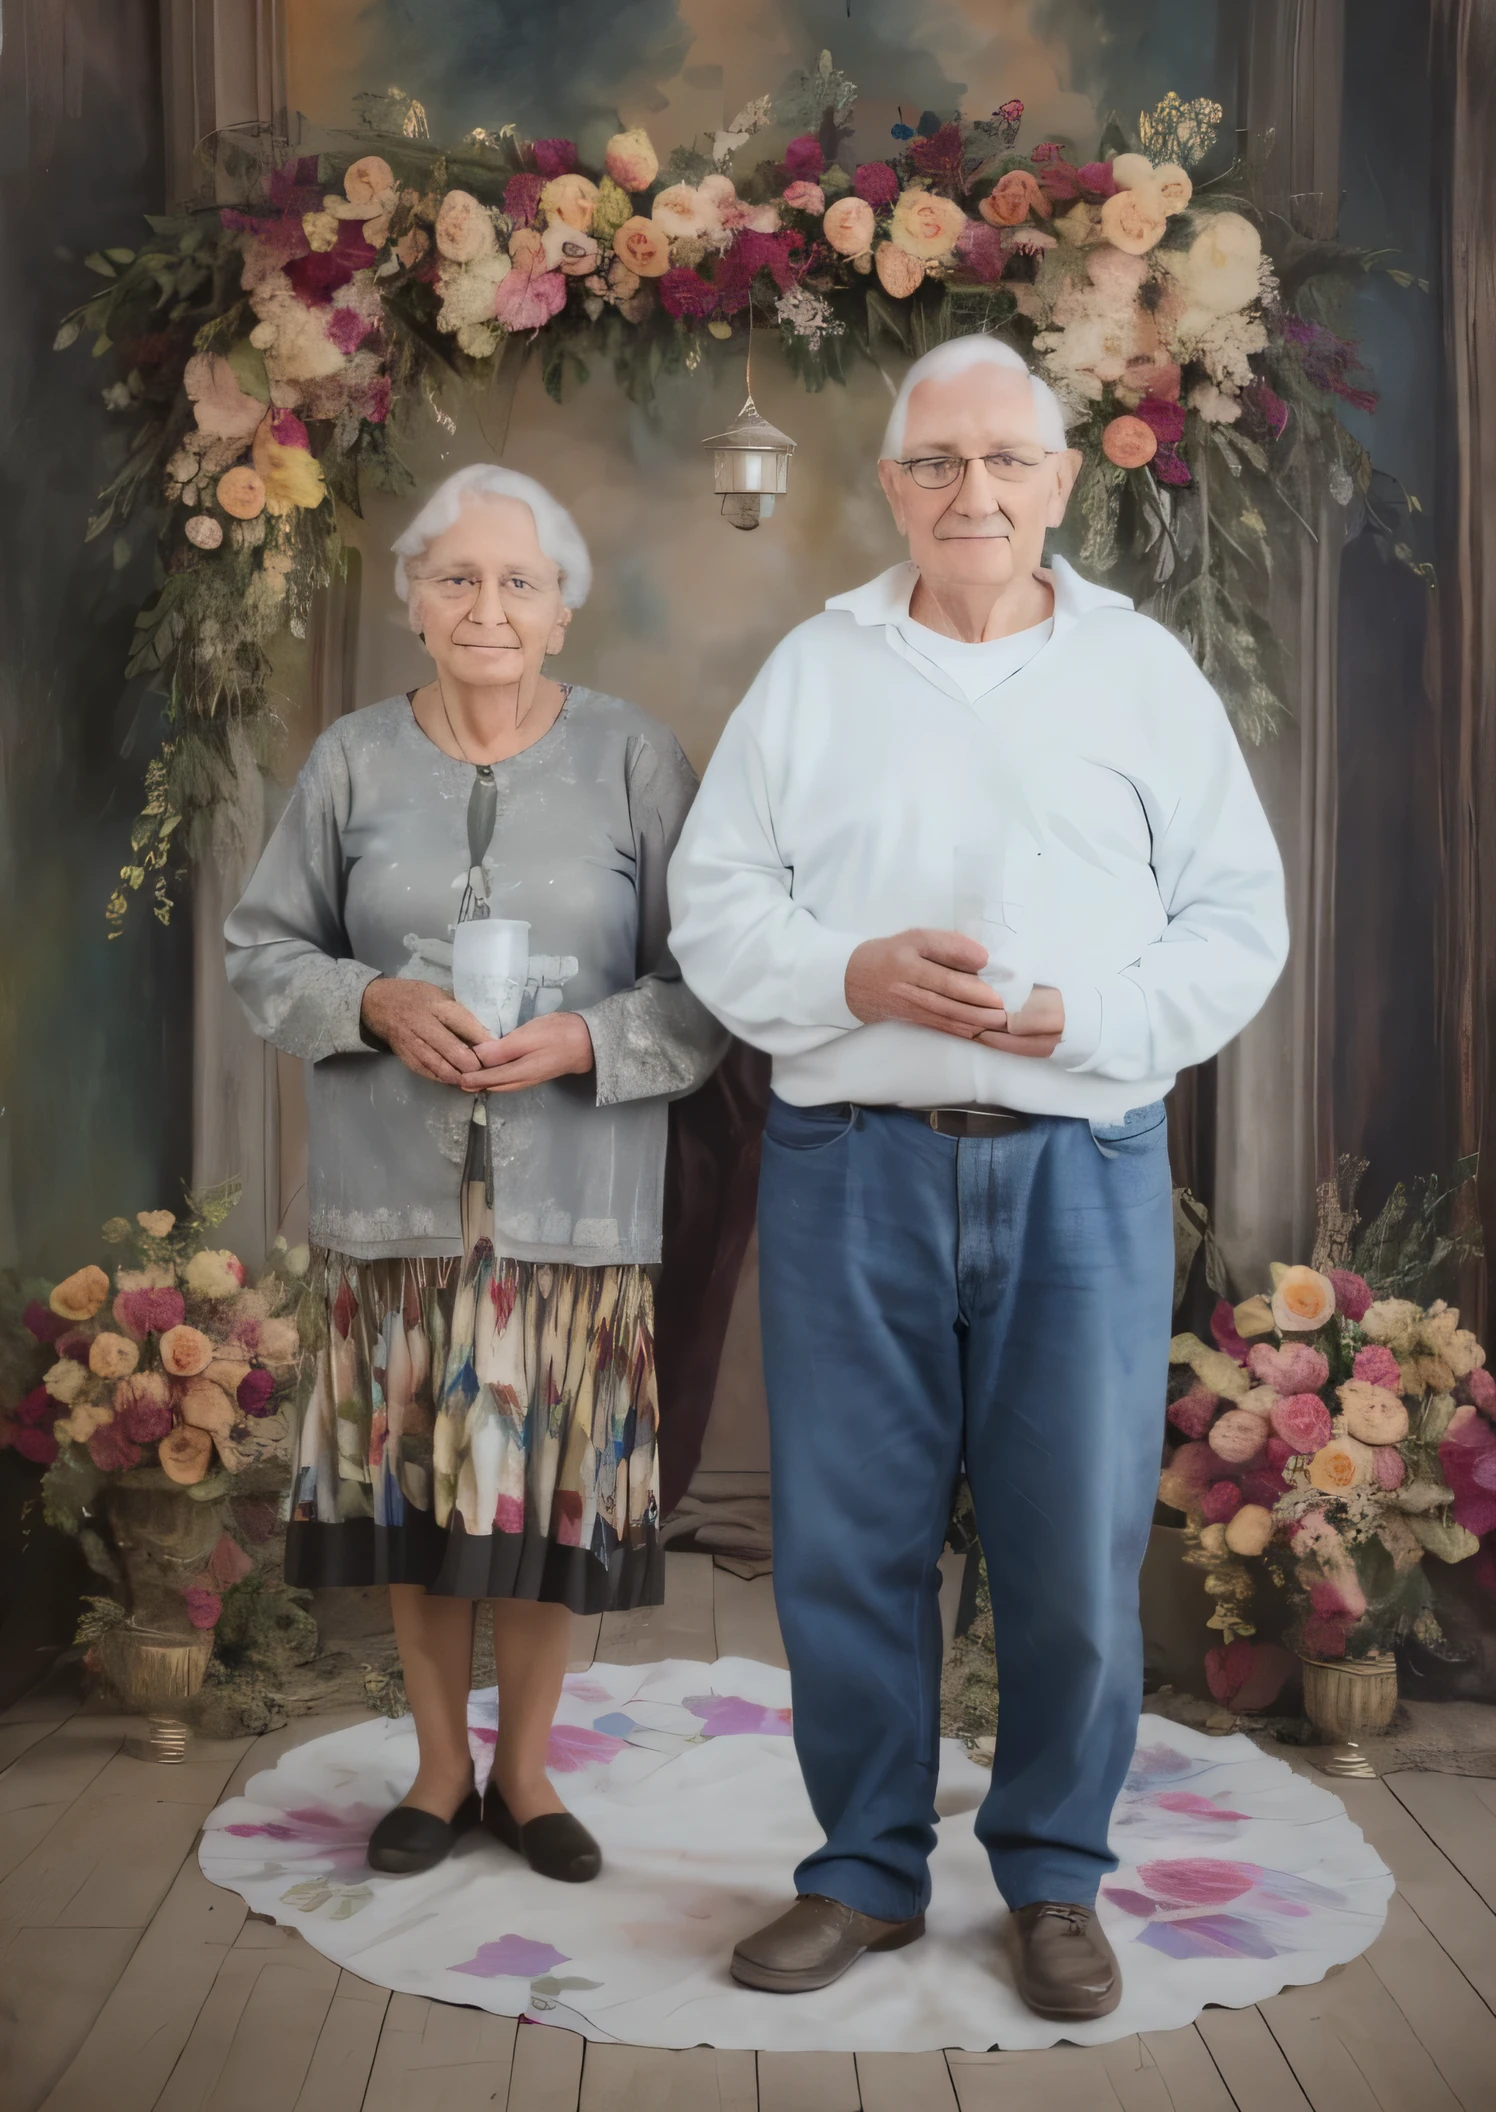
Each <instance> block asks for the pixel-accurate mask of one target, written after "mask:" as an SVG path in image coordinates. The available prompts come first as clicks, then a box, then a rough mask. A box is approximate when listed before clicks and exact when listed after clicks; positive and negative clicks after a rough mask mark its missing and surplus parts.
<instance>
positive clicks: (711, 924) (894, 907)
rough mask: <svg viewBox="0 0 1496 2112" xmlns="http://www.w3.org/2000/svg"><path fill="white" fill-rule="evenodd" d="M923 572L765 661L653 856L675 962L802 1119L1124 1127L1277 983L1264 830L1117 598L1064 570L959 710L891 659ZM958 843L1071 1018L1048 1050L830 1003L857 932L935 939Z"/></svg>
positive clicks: (950, 923)
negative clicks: (1034, 1119)
mask: <svg viewBox="0 0 1496 2112" xmlns="http://www.w3.org/2000/svg"><path fill="white" fill-rule="evenodd" d="M916 576H917V575H916V572H915V568H914V567H913V566H912V565H909V564H905V565H896V566H895V567H894V568H893V569H892V570H891V571H888V572H885V573H883V574H882V575H881V576H880V577H879V578H877V579H875V580H871V581H869V583H868V584H867V585H866V586H864V587H859V588H857V589H856V591H855V592H853V593H850V594H842V595H838V596H837V597H836V598H835V599H833V600H832V601H829V602H828V603H827V604H826V608H825V610H824V612H823V613H822V614H821V615H819V616H813V617H811V618H810V620H809V621H808V622H807V623H803V624H801V625H800V626H799V627H798V628H797V629H796V630H793V631H791V632H790V634H789V636H788V637H787V638H785V639H784V640H783V642H782V643H781V644H780V645H778V646H777V647H776V648H775V650H774V651H773V652H772V653H771V654H770V655H769V658H768V660H767V661H766V662H765V663H764V666H763V668H762V670H761V671H760V673H759V675H758V678H757V680H756V681H755V682H754V684H753V686H752V688H751V689H750V690H749V692H748V694H747V696H746V697H745V698H744V699H743V702H742V703H741V704H740V705H739V706H738V708H737V710H736V711H735V712H734V713H733V715H732V717H731V719H730V720H729V721H728V724H727V727H726V729H725V730H724V732H723V735H722V739H721V741H720V743H719V744H718V747H717V752H716V754H715V755H714V756H713V758H712V760H711V763H710V765H709V766H708V768H707V772H706V776H705V778H704V779H703V781H702V786H701V790H700V792H699V794H698V795H697V799H696V804H695V806H694V807H693V808H692V810H691V813H690V816H689V818H688V819H687V822H686V826H685V831H684V833H683V835H682V837H681V839H680V844H679V847H678V849H677V850H676V853H675V856H674V859H673V860H672V862H671V867H670V883H669V885H670V908H671V915H672V918H673V930H672V933H671V942H670V943H671V948H672V950H673V952H674V954H675V957H676V959H677V960H678V961H679V963H680V966H681V969H682V971H683V973H684V975H685V978H686V981H687V983H688V984H689V985H690V987H691V988H692V989H693V990H694V991H695V992H696V994H697V996H698V997H700V998H701V1000H702V1001H703V1003H704V1004H706V1005H707V1006H708V1007H709V1008H710V1009H711V1010H712V1011H713V1012H714V1013H715V1014H716V1015H717V1017H718V1018H719V1019H720V1020H721V1021H722V1022H723V1023H724V1024H725V1025H726V1026H728V1027H730V1028H731V1029H732V1031H733V1032H734V1033H735V1034H738V1035H740V1036H741V1037H742V1038H743V1040H745V1041H747V1042H751V1043H752V1044H753V1045H754V1046H755V1047H756V1048H760V1049H766V1050H768V1051H769V1052H770V1054H771V1055H772V1056H773V1058H774V1090H775V1091H776V1092H777V1093H778V1094H779V1095H780V1096H781V1098H783V1099H785V1100H789V1101H793V1102H794V1103H796V1104H797V1105H800V1106H808V1105H812V1104H814V1103H816V1102H821V1101H848V1100H850V1101H855V1102H859V1103H861V1104H862V1105H864V1106H876V1105H888V1104H895V1105H900V1106H904V1107H931V1106H960V1107H974V1106H1001V1107H1011V1108H1021V1109H1025V1110H1027V1111H1029V1112H1031V1113H1037V1114H1051V1115H1077V1116H1085V1117H1089V1118H1091V1119H1095V1120H1115V1119H1119V1118H1120V1117H1121V1116H1122V1115H1123V1114H1125V1113H1126V1112H1127V1110H1128V1109H1129V1108H1132V1107H1137V1106H1140V1105H1142V1104H1143V1103H1144V1102H1147V1101H1150V1100H1155V1099H1157V1098H1159V1097H1160V1096H1161V1095H1162V1094H1163V1093H1165V1092H1166V1091H1167V1090H1168V1088H1169V1086H1170V1085H1171V1084H1172V1083H1173V1080H1174V1076H1175V1073H1176V1072H1177V1071H1180V1070H1182V1069H1183V1068H1184V1067H1185V1066H1186V1065H1188V1064H1193V1063H1200V1062H1202V1061H1203V1060H1204V1059H1205V1058H1206V1057H1207V1056H1211V1055H1213V1054H1214V1053H1215V1051H1216V1050H1217V1049H1219V1048H1221V1047H1223V1046H1224V1044H1225V1043H1226V1042H1228V1041H1230V1040H1231V1039H1232V1037H1233V1036H1234V1035H1235V1034H1237V1033H1239V1032H1240V1031H1241V1029H1242V1027H1244V1026H1245V1025H1246V1023H1247V1021H1248V1020H1249V1019H1250V1018H1251V1017H1252V1015H1253V1014H1254V1013H1255V1012H1256V1011H1257V1009H1258V1007H1259V1006H1260V1005H1261V1004H1262V1002H1263V999H1264V998H1265V997H1266V996H1267V994H1268V992H1269V990H1271V988H1272V986H1273V984H1274V983H1275V982H1276V980H1277V978H1278V975H1279V973H1280V971H1281V969H1282V967H1283V963H1284V960H1285V958H1286V955H1287V951H1288V928H1287V920H1286V917H1285V912H1284V900H1283V871H1282V865H1281V862H1280V860H1279V857H1278V851H1277V846H1276V845H1275V843H1274V842H1273V837H1272V832H1271V830H1270V829H1269V827H1268V824H1267V818H1266V816H1265V815H1264V814H1263V811H1262V807H1261V804H1260V802H1259V800H1258V798H1257V794H1256V791H1255V789H1254V787H1253V785H1252V780H1251V778H1250V777H1249V776H1248V774H1247V768H1246V765H1245V763H1244V762H1243V760H1242V756H1241V751H1240V750H1239V748H1238V747H1237V744H1236V739H1235V736H1234V735H1233V733H1232V731H1231V727H1230V725H1229V724H1228V722H1227V718H1226V714H1225V712H1224V710H1223V709H1222V706H1221V703H1220V700H1219V698H1218V697H1217V696H1216V694H1215V692H1214V690H1213V689H1212V688H1211V687H1210V684H1209V683H1208V682H1207V681H1206V680H1205V677H1204V676H1203V675H1202V674H1201V673H1200V670H1199V669H1198V668H1197V667H1196V665H1195V663H1194V661H1193V660H1192V659H1191V658H1190V656H1189V654H1188V652H1187V651H1186V650H1185V648H1184V647H1183V646H1182V645H1181V644H1180V643H1179V642H1178V641H1177V640H1176V639H1175V638H1173V637H1172V636H1171V635H1170V633H1169V632H1168V631H1166V630H1164V629H1163V628H1162V627H1161V626H1160V625H1158V624H1156V623H1154V622H1152V621H1151V620H1150V619H1149V618H1148V617H1146V616H1140V615H1139V614H1138V613H1137V612H1136V610H1135V609H1134V608H1133V606H1132V604H1131V603H1130V602H1129V601H1127V600H1126V599H1125V598H1124V597H1123V596H1122V595H1120V594H1114V593H1112V592H1111V591H1109V590H1108V589H1106V588H1103V587H1097V586H1094V585H1092V584H1091V583H1090V582H1089V581H1087V580H1084V579H1081V578H1080V577H1079V575H1078V574H1077V573H1075V572H1074V571H1073V570H1072V569H1071V568H1070V567H1069V566H1068V565H1067V564H1065V563H1064V561H1063V560H1057V561H1056V563H1055V565H1054V569H1053V575H1052V576H1053V585H1054V626H1053V630H1052V632H1051V634H1050V636H1049V638H1048V639H1047V640H1046V641H1045V642H1044V643H1043V644H1042V645H1041V646H1040V647H1039V650H1038V651H1037V652H1035V653H1034V654H1033V655H1032V657H1030V658H1028V659H1027V660H1026V661H1025V662H1024V663H1023V664H1022V665H1020V666H1019V667H1018V668H1017V670H1016V671H1015V672H1006V670H1008V669H1010V668H1011V665H1012V662H1011V658H1008V659H1004V658H1003V656H1002V655H1001V654H1000V653H998V654H996V655H995V661H996V663H997V665H998V667H999V669H1000V670H1001V671H1002V672H1003V676H1004V678H1002V679H999V680H998V682H997V684H996V686H995V687H993V688H991V689H989V690H987V691H986V692H985V693H984V694H981V695H979V696H977V697H976V698H975V700H974V701H969V700H968V696H967V694H965V693H964V690H963V687H962V685H961V684H960V683H958V682H957V681H956V680H954V679H952V677H951V676H950V675H949V674H948V673H947V671H946V670H945V668H943V667H942V666H941V665H940V663H939V661H938V660H937V659H934V658H931V657H929V656H928V655H927V654H924V653H921V652H919V651H918V649H917V646H916V645H915V644H913V643H911V638H910V635H909V633H910V625H909V614H908V611H909V599H910V595H911V593H912V591H913V587H914V582H915V578H916ZM964 672H965V670H963V673H964ZM971 686H972V685H971V684H970V682H969V680H968V682H967V683H966V685H965V687H966V689H969V688H970V687H971ZM957 844H961V845H963V846H968V845H972V844H985V845H990V847H991V853H992V872H993V876H994V877H993V882H992V886H991V889H990V896H995V897H999V898H1000V900H1001V915H1002V918H1003V920H1004V921H1005V922H1006V923H1007V924H1008V925H1009V926H1011V927H1012V928H1013V929H1014V931H1015V933H1016V934H1017V937H1018V939H1019V941H1020V942H1021V947H1022V951H1023V954H1024V957H1025V960H1026V964H1027V968H1028V970H1029V971H1030V972H1032V975H1033V978H1034V980H1035V981H1036V982H1038V983H1047V984H1052V985H1053V986H1054V987H1056V988H1057V989H1058V990H1059V991H1060V993H1061V995H1062V996H1063V998H1064V1002H1065V1033H1064V1038H1063V1040H1062V1041H1061V1043H1060V1045H1059V1047H1058V1048H1057V1049H1056V1050H1055V1052H1054V1054H1053V1055H1052V1056H1050V1057H1048V1058H1045V1059H1037V1058H1033V1057H1024V1056H1011V1055H1005V1054H1001V1053H999V1052H997V1051H995V1050H991V1049H984V1048H982V1047H980V1046H979V1045H977V1044H976V1043H973V1042H968V1041H963V1040H958V1039H956V1038H955V1037H953V1036H951V1035H947V1034H940V1033H936V1032H934V1031H932V1030H931V1029H929V1028H925V1027H915V1026H909V1025H905V1024H903V1023H902V1022H899V1021H884V1022H881V1023H879V1024H877V1025H874V1026H865V1025H863V1024H862V1023H861V1022H860V1021H859V1020H858V1019H857V1017H856V1016H855V1014H853V1013H852V1012H851V1011H850V1010H849V1009H848V1006H847V1001H846V994H845V976H846V969H847V961H848V958H849V956H850V955H851V953H852V950H853V948H854V947H856V946H857V945H859V944H860V943H861V941H862V940H864V939H871V938H883V937H887V936H889V935H891V934H892V933H895V932H900V931H906V930H909V929H911V928H915V927H920V926H924V927H929V928H933V929H939V930H950V929H952V928H954V926H955V923H956V902H955V877H954V849H955V846H956V845H957Z"/></svg>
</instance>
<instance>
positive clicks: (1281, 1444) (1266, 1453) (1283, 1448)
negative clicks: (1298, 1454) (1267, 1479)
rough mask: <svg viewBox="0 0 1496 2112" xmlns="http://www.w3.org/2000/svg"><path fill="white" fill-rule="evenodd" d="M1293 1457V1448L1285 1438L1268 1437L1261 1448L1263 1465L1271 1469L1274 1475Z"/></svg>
mask: <svg viewBox="0 0 1496 2112" xmlns="http://www.w3.org/2000/svg"><path fill="white" fill-rule="evenodd" d="M1293 1456H1294V1452H1293V1446H1292V1445H1291V1444H1289V1442H1288V1441H1287V1439H1286V1438H1282V1437H1270V1438H1269V1439H1268V1441H1267V1443H1266V1444H1265V1445H1264V1446H1263V1448H1262V1460H1263V1465H1264V1466H1268V1467H1271V1468H1272V1470H1273V1472H1274V1473H1275V1474H1277V1473H1279V1472H1281V1470H1282V1469H1283V1468H1284V1467H1286V1466H1287V1465H1288V1462H1289V1461H1290V1460H1291V1459H1292V1458H1293Z"/></svg>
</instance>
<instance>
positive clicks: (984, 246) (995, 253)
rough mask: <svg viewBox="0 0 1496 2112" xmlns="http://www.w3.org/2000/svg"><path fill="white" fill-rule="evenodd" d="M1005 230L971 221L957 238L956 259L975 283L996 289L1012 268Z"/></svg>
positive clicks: (979, 221) (984, 222) (978, 221)
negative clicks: (1004, 240)
mask: <svg viewBox="0 0 1496 2112" xmlns="http://www.w3.org/2000/svg"><path fill="white" fill-rule="evenodd" d="M1003 232H1004V231H1003V229H1002V228H1000V227H989V226H988V225H987V223H986V221H985V220H968V221H967V223H966V225H965V227H963V228H962V230H961V232H960V234H959V235H958V236H957V238H956V255H957V256H958V257H959V259H960V260H961V262H962V264H963V265H964V266H965V267H966V269H967V270H968V271H969V272H970V273H971V275H972V277H973V278H974V279H982V280H983V281H985V283H986V284H987V285H989V286H991V285H995V284H996V282H997V280H999V279H1000V278H1001V277H1002V275H1003V273H1004V272H1005V271H1006V270H1007V268H1008V251H1007V247H1006V245H1005V244H1004V242H1003Z"/></svg>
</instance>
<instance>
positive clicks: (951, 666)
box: [898, 616, 1054, 704]
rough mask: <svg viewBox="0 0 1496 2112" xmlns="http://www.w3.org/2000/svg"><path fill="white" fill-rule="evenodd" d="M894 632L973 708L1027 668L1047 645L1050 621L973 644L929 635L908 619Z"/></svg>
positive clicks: (937, 633) (924, 627)
mask: <svg viewBox="0 0 1496 2112" xmlns="http://www.w3.org/2000/svg"><path fill="white" fill-rule="evenodd" d="M898 630H899V634H900V636H901V637H902V638H903V640H904V643H905V644H906V645H907V646H908V647H909V649H910V651H911V652H915V653H918V654H919V656H920V658H921V659H923V660H929V661H932V662H933V663H934V665H935V666H936V667H938V668H940V669H942V671H943V672H944V673H945V674H947V675H948V676H949V677H950V679H951V680H952V681H953V682H954V683H955V685H956V687H957V688H958V689H959V690H960V691H961V694H962V695H963V696H964V697H965V698H966V701H967V702H968V704H974V703H975V702H976V700H977V698H978V697H984V696H985V695H986V694H987V692H988V690H989V689H996V687H997V685H998V684H999V683H1000V682H1006V681H1007V679H1008V677H1009V676H1010V675H1016V674H1017V672H1018V670H1019V668H1021V667H1027V666H1028V663H1029V662H1030V660H1032V659H1033V657H1034V655H1035V653H1037V652H1038V651H1039V650H1040V648H1041V647H1042V646H1045V645H1047V644H1048V643H1049V639H1050V635H1051V633H1052V632H1053V630H1054V618H1053V616H1046V617H1045V619H1044V621H1043V622H1042V623H1036V624H1033V625H1032V626H1031V627H1030V628H1029V629H1028V630H1026V631H1014V632H1013V634H1012V635H1011V637H1008V638H979V639H977V640H976V641H975V643H973V644H968V643H967V641H966V640H965V639H964V638H948V637H947V636H946V635H945V633H944V631H932V630H930V629H929V627H928V626H927V625H926V624H923V623H916V622H915V620H914V618H913V617H912V616H906V617H904V618H903V620H902V621H901V622H900V624H899V625H898Z"/></svg>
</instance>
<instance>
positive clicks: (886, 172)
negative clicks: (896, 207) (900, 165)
mask: <svg viewBox="0 0 1496 2112" xmlns="http://www.w3.org/2000/svg"><path fill="white" fill-rule="evenodd" d="M852 188H853V190H854V191H855V192H856V193H857V195H858V197H859V198H862V199H864V200H866V202H867V203H868V204H869V205H870V206H871V207H872V209H873V211H874V212H875V213H879V212H882V211H883V210H884V209H885V207H887V206H890V205H892V204H893V202H894V200H895V198H897V197H898V195H899V179H898V177H897V176H895V174H894V172H893V170H892V169H891V168H890V167H889V166H888V163H887V162H886V161H864V162H860V163H859V164H858V168H857V174H856V175H855V176H854V177H853V178H852Z"/></svg>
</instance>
